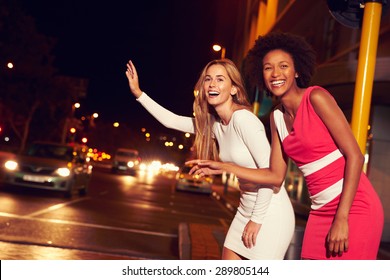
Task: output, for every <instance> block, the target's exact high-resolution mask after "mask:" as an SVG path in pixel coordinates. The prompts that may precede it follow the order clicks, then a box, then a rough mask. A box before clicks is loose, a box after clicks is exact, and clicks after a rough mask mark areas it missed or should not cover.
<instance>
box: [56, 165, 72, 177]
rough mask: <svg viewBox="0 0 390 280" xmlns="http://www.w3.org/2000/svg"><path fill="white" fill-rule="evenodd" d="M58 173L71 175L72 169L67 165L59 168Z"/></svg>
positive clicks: (65, 175) (62, 175) (66, 175)
mask: <svg viewBox="0 0 390 280" xmlns="http://www.w3.org/2000/svg"><path fill="white" fill-rule="evenodd" d="M56 173H57V174H58V175H60V176H61V177H68V176H69V175H70V169H69V168H67V167H62V168H58V169H57V170H56Z"/></svg>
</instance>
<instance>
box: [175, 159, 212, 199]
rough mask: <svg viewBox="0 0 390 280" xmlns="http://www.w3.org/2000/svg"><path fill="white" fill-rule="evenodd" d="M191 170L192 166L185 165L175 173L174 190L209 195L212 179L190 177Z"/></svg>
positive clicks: (207, 177) (196, 176) (208, 177)
mask: <svg viewBox="0 0 390 280" xmlns="http://www.w3.org/2000/svg"><path fill="white" fill-rule="evenodd" d="M191 168H192V166H189V165H185V166H183V167H182V168H180V169H179V171H178V172H177V173H176V186H175V188H176V190H178V191H189V192H197V193H205V194H211V193H212V191H213V190H212V185H213V177H211V176H205V177H200V176H198V175H190V174H189V172H190V170H191Z"/></svg>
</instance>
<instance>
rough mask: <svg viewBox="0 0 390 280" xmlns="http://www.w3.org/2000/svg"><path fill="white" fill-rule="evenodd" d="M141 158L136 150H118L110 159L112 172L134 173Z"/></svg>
mask: <svg viewBox="0 0 390 280" xmlns="http://www.w3.org/2000/svg"><path fill="white" fill-rule="evenodd" d="M140 163H141V158H140V156H139V152H138V150H135V149H125V148H119V149H117V150H116V152H115V154H114V157H113V159H112V167H111V170H112V172H114V173H116V172H126V173H135V171H137V170H139V167H140Z"/></svg>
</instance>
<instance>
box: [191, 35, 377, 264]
mask: <svg viewBox="0 0 390 280" xmlns="http://www.w3.org/2000/svg"><path fill="white" fill-rule="evenodd" d="M247 59H248V64H249V65H248V69H250V71H251V73H252V78H253V79H255V80H256V81H257V82H258V84H259V86H260V87H261V88H263V89H266V90H268V91H269V92H271V93H272V94H273V95H274V96H276V97H277V98H279V100H280V104H279V105H278V106H277V107H276V108H275V109H274V110H273V112H272V114H271V119H270V122H271V124H270V125H271V135H272V144H271V159H270V166H269V168H265V169H254V168H244V167H240V166H238V165H235V164H233V163H220V162H216V161H202V160H200V161H198V160H195V161H194V162H195V163H198V165H197V166H195V167H194V168H193V170H192V172H194V173H197V174H218V173H221V172H222V171H226V172H229V173H234V174H236V176H237V177H238V178H240V179H242V180H247V181H250V182H254V183H257V184H271V185H278V184H280V183H281V182H282V181H283V180H284V178H285V175H286V172H287V159H288V158H291V159H292V160H293V161H294V162H295V164H296V165H297V166H298V167H299V169H300V170H301V171H302V173H303V175H304V177H305V180H306V184H307V188H308V191H309V194H310V198H311V201H312V204H311V211H310V215H309V218H308V221H307V224H306V229H305V234H304V239H303V246H302V253H301V257H302V258H303V259H335V260H338V259H376V257H377V253H378V249H379V244H380V239H381V235H382V230H383V223H384V214H383V208H382V204H381V202H380V199H379V197H378V195H377V193H376V192H375V190H374V188H373V186H372V185H371V183H370V182H369V180H368V178H367V176H366V175H365V174H364V173H363V172H362V167H363V163H364V157H363V155H362V153H361V151H360V149H359V146H358V144H357V141H356V140H355V138H354V136H353V134H352V131H351V129H350V126H349V124H348V122H347V120H346V118H345V116H344V114H343V112H342V111H341V109H340V108H339V107H338V105H337V103H336V101H335V100H334V98H333V97H332V96H331V94H330V93H329V92H328V91H326V90H325V89H324V88H322V87H319V86H309V82H310V79H311V77H312V75H313V73H314V69H315V53H314V51H313V49H312V48H311V46H310V45H309V44H308V43H307V42H306V41H305V40H304V39H303V38H302V37H299V36H296V35H293V34H289V33H279V32H278V33H270V34H268V35H265V36H263V37H259V38H258V40H257V41H256V44H255V46H254V47H253V48H252V49H251V50H250V52H249V53H248V58H247Z"/></svg>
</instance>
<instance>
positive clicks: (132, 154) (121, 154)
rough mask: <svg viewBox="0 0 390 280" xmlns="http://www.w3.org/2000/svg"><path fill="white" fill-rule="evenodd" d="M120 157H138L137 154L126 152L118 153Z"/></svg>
mask: <svg viewBox="0 0 390 280" xmlns="http://www.w3.org/2000/svg"><path fill="white" fill-rule="evenodd" d="M116 154H117V155H118V156H124V157H137V156H138V153H137V152H125V151H118V152H117V153H116Z"/></svg>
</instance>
